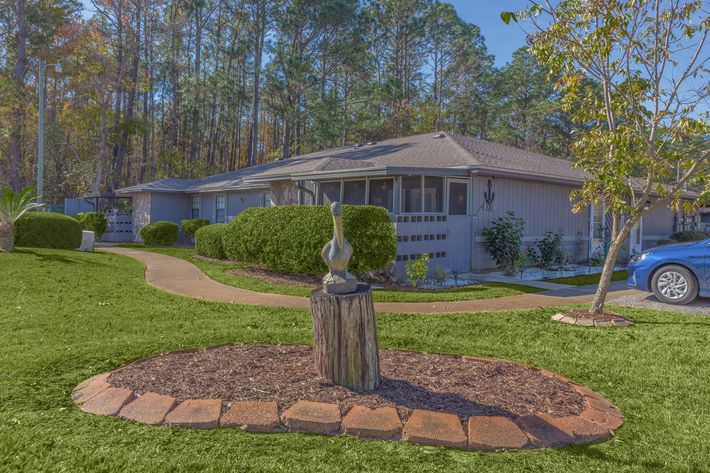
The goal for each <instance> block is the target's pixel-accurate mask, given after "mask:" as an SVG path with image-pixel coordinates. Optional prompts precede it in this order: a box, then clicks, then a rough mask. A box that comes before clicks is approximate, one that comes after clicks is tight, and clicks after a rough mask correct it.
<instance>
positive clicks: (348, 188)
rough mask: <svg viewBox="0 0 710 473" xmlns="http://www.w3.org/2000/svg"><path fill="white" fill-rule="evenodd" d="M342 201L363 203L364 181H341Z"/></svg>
mask: <svg viewBox="0 0 710 473" xmlns="http://www.w3.org/2000/svg"><path fill="white" fill-rule="evenodd" d="M343 203H344V204H350V205H365V181H364V180H362V181H345V182H344V183H343Z"/></svg>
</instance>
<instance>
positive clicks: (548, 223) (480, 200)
mask: <svg viewBox="0 0 710 473" xmlns="http://www.w3.org/2000/svg"><path fill="white" fill-rule="evenodd" d="M488 179H489V178H487V177H483V176H474V177H473V196H472V201H473V206H472V208H473V214H474V215H473V217H474V218H473V230H472V232H473V251H472V254H471V256H472V261H471V266H472V268H475V269H482V268H493V267H495V264H494V263H493V260H492V259H491V258H490V255H489V254H488V250H487V249H486V245H485V239H484V238H483V229H484V228H486V227H488V226H490V224H491V222H492V221H493V220H495V219H497V218H499V217H502V216H504V215H505V213H506V212H507V211H508V210H512V211H513V212H515V214H516V215H518V216H520V217H522V218H523V219H524V220H525V237H524V240H523V241H524V246H525V247H527V246H529V245H532V244H533V242H534V241H535V240H537V239H540V238H541V237H542V236H543V235H544V233H545V232H546V231H548V230H552V231H557V230H560V229H561V230H562V232H563V233H564V238H563V243H562V247H563V250H564V251H565V252H566V253H567V254H568V255H569V259H570V260H572V261H584V260H586V258H587V250H588V245H589V212H588V211H583V212H580V213H578V214H575V213H573V212H572V203H571V202H570V198H569V197H570V192H572V190H574V187H571V186H566V185H556V184H549V183H538V182H528V181H520V180H514V179H492V191H493V192H494V193H495V200H494V202H493V208H492V209H490V210H489V209H487V208H486V206H485V200H484V195H483V194H484V192H486V191H487V190H488Z"/></svg>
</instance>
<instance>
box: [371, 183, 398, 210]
mask: <svg viewBox="0 0 710 473" xmlns="http://www.w3.org/2000/svg"><path fill="white" fill-rule="evenodd" d="M369 204H370V205H378V206H380V207H384V208H386V209H387V210H389V211H390V212H394V179H370V201H369Z"/></svg>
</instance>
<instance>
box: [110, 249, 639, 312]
mask: <svg viewBox="0 0 710 473" xmlns="http://www.w3.org/2000/svg"><path fill="white" fill-rule="evenodd" d="M101 251H105V252H107V253H115V254H119V255H124V256H130V257H131V258H135V259H137V260H139V261H142V262H143V263H145V265H146V271H145V279H146V281H148V283H149V284H151V285H153V286H155V287H157V288H159V289H162V290H164V291H168V292H172V293H174V294H179V295H182V296H188V297H194V298H197V299H205V300H212V301H222V302H232V303H236V304H248V305H260V306H266V307H283V308H294V309H308V308H310V302H309V299H308V298H306V297H298V296H286V295H282V294H270V293H263V292H255V291H250V290H248V289H241V288H238V287H234V286H228V285H226V284H222V283H219V282H217V281H214V280H212V279H210V278H208V277H207V276H206V275H205V274H204V273H203V272H202V271H200V269H199V268H198V267H197V266H195V265H193V264H192V263H189V262H188V261H185V260H183V259H180V258H176V257H174V256H168V255H163V254H159V253H153V252H149V251H141V250H137V249H133V248H122V247H103V248H101ZM593 294H594V286H580V287H572V288H564V289H558V290H555V291H548V292H542V293H536V294H522V295H518V296H506V297H499V298H496V299H477V300H469V301H452V302H376V303H375V310H376V311H377V312H401V313H439V312H482V311H497V310H513V309H532V308H537V307H553V306H559V305H565V304H584V303H589V302H591V300H592V295H593ZM631 294H638V291H634V290H629V289H626V288H625V286H624V285H623V282H622V284H618V283H615V284H612V287H611V291H610V293H609V300H612V299H614V298H617V297H621V296H626V295H631Z"/></svg>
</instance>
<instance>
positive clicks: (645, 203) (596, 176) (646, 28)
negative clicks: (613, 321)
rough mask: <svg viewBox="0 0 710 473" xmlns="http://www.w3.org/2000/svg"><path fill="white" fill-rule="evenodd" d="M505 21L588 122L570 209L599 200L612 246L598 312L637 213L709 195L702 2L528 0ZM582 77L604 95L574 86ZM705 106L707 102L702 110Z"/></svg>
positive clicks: (578, 148)
mask: <svg viewBox="0 0 710 473" xmlns="http://www.w3.org/2000/svg"><path fill="white" fill-rule="evenodd" d="M501 18H502V19H503V21H509V20H510V19H514V20H515V21H518V20H522V21H524V22H525V23H526V24H527V25H529V27H530V28H531V29H532V31H530V38H529V42H530V44H531V51H532V53H533V54H534V55H535V56H536V57H537V58H538V59H539V60H541V61H542V62H543V63H545V64H546V65H548V67H549V68H550V71H551V73H552V75H553V76H554V77H558V78H559V79H558V82H557V86H558V87H560V88H561V89H562V91H563V95H564V100H565V103H566V104H567V105H572V104H575V107H574V118H575V119H576V121H578V122H580V123H585V124H590V125H591V126H590V127H589V129H588V130H586V131H584V132H581V133H580V136H579V137H578V138H577V140H576V141H575V146H574V151H575V154H576V158H577V165H578V166H580V167H582V168H583V169H584V170H585V171H586V172H587V173H588V175H589V178H588V179H587V180H586V181H585V182H584V184H583V186H582V188H581V189H580V190H578V191H576V192H575V193H574V194H573V198H574V199H575V200H576V202H575V206H574V208H575V210H576V211H582V210H583V209H585V208H587V207H588V206H589V205H591V204H593V205H596V206H603V208H605V209H606V212H607V213H609V214H610V216H611V221H612V226H611V245H610V247H609V251H608V253H607V255H606V260H605V263H604V269H603V271H602V275H601V281H600V283H599V286H598V289H597V292H596V295H595V297H594V301H593V302H592V306H591V308H590V309H589V311H590V313H592V314H599V313H602V312H603V310H604V302H605V300H606V296H607V291H608V289H609V283H610V281H611V275H612V271H613V268H614V264H615V262H616V259H617V257H618V255H619V250H620V249H621V245H622V243H623V242H624V240H625V239H626V238H627V237H628V235H629V233H630V232H631V230H632V228H633V227H634V226H635V225H636V224H637V223H638V222H639V221H640V219H641V217H643V216H644V215H645V214H647V213H648V212H650V211H651V210H653V209H655V208H657V207H660V206H664V205H665V206H669V207H671V208H674V209H678V208H679V207H681V206H683V205H687V204H688V201H684V200H683V197H684V196H685V195H687V193H688V191H691V190H694V191H696V192H698V193H699V198H698V199H697V200H696V202H701V201H704V200H705V199H706V198H707V197H708V195H710V185H709V184H708V177H710V174H709V173H710V151H709V148H710V147H709V144H708V139H707V137H708V134H709V133H710V126H709V125H708V110H707V99H708V94H709V92H710V90H709V89H710V87H708V74H709V72H710V71H708V63H709V61H710V55H709V54H707V52H708V51H707V36H708V28H710V17H709V16H708V6H707V3H704V2H702V1H699V0H694V1H684V0H653V1H652V0H636V1H631V2H629V1H627V0H593V1H586V0H562V1H560V2H555V3H554V4H553V3H552V2H550V1H549V0H544V1H541V2H536V1H532V2H531V5H530V6H529V7H528V8H527V9H526V10H523V11H521V12H518V13H511V12H504V13H502V14H501ZM585 78H591V79H593V80H594V81H596V82H598V83H599V84H600V88H601V93H599V94H595V93H589V92H588V89H584V88H582V87H580V84H582V83H583V82H584V79H585ZM703 107H705V108H703Z"/></svg>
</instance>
